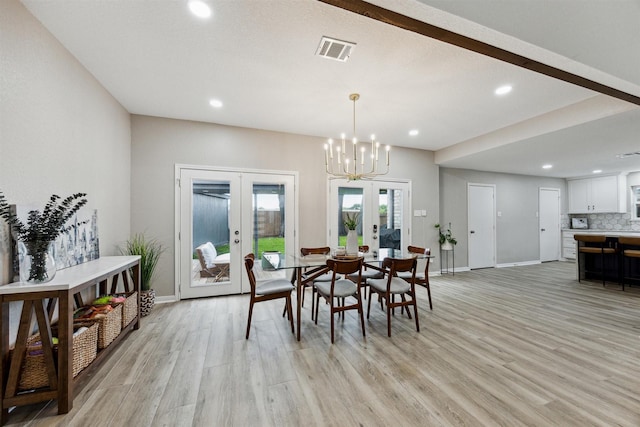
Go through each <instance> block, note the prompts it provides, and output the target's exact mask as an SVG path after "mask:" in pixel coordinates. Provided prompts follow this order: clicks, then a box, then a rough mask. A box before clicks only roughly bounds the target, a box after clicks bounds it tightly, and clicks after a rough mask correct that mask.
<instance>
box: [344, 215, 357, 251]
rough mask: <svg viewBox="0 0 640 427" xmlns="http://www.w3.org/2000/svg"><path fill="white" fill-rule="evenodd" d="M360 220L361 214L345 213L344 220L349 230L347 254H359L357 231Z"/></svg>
mask: <svg viewBox="0 0 640 427" xmlns="http://www.w3.org/2000/svg"><path fill="white" fill-rule="evenodd" d="M359 220H360V213H359V212H353V214H349V212H347V213H345V218H344V221H343V223H344V226H345V227H346V229H347V230H349V231H348V232H347V253H348V254H357V253H358V232H357V231H356V229H357V228H358V222H359Z"/></svg>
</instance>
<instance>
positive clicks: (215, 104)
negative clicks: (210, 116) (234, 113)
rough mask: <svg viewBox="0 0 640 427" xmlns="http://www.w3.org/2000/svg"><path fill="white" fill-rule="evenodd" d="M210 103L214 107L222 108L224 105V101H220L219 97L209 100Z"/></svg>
mask: <svg viewBox="0 0 640 427" xmlns="http://www.w3.org/2000/svg"><path fill="white" fill-rule="evenodd" d="M209 105H211V106H212V107H213V108H220V107H222V101H220V100H219V99H212V100H211V101H209Z"/></svg>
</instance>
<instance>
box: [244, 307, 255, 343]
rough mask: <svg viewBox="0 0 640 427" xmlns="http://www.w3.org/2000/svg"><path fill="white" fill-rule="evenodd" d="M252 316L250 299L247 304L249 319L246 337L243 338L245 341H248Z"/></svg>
mask: <svg viewBox="0 0 640 427" xmlns="http://www.w3.org/2000/svg"><path fill="white" fill-rule="evenodd" d="M252 314H253V298H252V299H251V302H250V303H249V319H247V335H246V337H245V339H247V340H248V339H249V330H250V329H251V315H252Z"/></svg>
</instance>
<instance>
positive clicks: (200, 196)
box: [176, 167, 296, 299]
mask: <svg viewBox="0 0 640 427" xmlns="http://www.w3.org/2000/svg"><path fill="white" fill-rule="evenodd" d="M177 173H178V174H179V175H178V176H179V177H180V178H179V191H178V194H179V197H177V199H176V203H177V209H176V211H177V212H179V230H180V232H179V234H178V236H179V243H178V245H179V249H178V250H177V251H176V255H177V256H178V257H179V259H178V261H177V263H176V264H177V265H178V266H179V268H178V284H179V289H178V291H179V295H180V298H181V299H185V298H199V297H208V296H215V295H230V294H239V293H245V292H249V291H250V285H249V283H248V278H247V274H246V272H245V271H244V270H245V267H244V255H246V254H248V253H250V252H252V253H254V254H255V256H256V260H257V262H256V264H255V265H254V272H255V273H256V276H257V279H258V280H261V279H267V278H269V279H270V278H274V277H276V276H277V275H281V276H282V277H284V274H285V271H284V270H283V271H278V272H273V271H264V272H263V271H262V262H261V261H262V254H263V253H264V252H280V253H283V254H292V253H294V251H295V232H294V230H295V223H296V221H295V191H294V189H295V185H294V184H295V175H293V174H291V175H287V174H278V173H267V172H265V173H260V172H249V171H226V170H207V169H194V168H189V167H184V168H179V170H178V171H177ZM209 242H210V243H211V245H210V246H213V248H214V252H213V253H211V252H210V253H209V257H208V258H209V259H205V260H204V261H205V266H204V267H203V265H202V262H201V259H200V258H201V257H200V256H199V253H198V251H197V249H198V247H200V245H202V244H208V243H209ZM211 255H212V256H214V257H218V260H217V261H216V260H212V259H210V258H211ZM211 261H212V262H211ZM210 264H211V265H210Z"/></svg>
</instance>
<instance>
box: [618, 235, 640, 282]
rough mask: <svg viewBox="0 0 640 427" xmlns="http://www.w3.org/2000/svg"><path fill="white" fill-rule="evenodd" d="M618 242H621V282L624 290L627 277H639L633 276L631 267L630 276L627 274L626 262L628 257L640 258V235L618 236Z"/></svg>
mask: <svg viewBox="0 0 640 427" xmlns="http://www.w3.org/2000/svg"><path fill="white" fill-rule="evenodd" d="M618 243H619V244H620V255H621V256H620V264H621V265H620V282H621V284H622V290H623V291H624V281H625V279H638V277H637V276H636V277H632V276H631V271H633V269H632V268H630V269H629V276H627V268H626V265H627V264H628V263H627V262H626V260H627V259H629V261H632V258H635V259H640V237H625V236H620V237H618Z"/></svg>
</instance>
